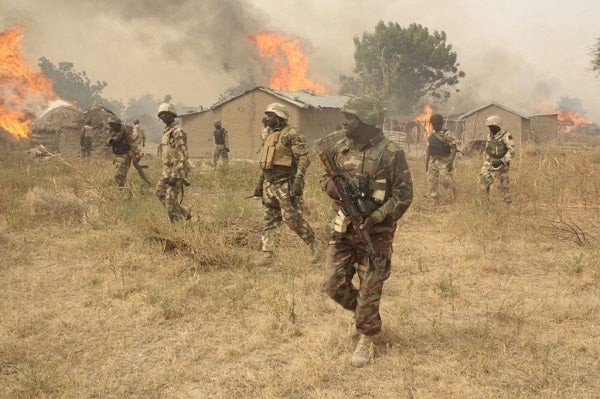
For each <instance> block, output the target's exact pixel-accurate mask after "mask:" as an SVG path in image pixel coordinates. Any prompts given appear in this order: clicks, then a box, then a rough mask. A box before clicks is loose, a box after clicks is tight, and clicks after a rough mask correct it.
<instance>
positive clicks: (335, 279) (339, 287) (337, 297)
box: [322, 238, 358, 311]
mask: <svg viewBox="0 0 600 399" xmlns="http://www.w3.org/2000/svg"><path fill="white" fill-rule="evenodd" d="M355 261H356V251H355V249H354V246H353V244H352V242H351V241H350V240H347V239H344V238H338V239H335V240H334V241H331V242H330V245H329V246H328V247H327V260H326V262H325V265H326V266H325V269H326V275H325V280H324V281H323V285H322V290H323V292H324V293H325V294H327V295H328V296H329V297H330V298H331V299H333V300H334V301H335V302H337V303H339V304H340V305H341V306H342V307H343V308H344V309H348V310H351V311H354V310H355V309H356V305H357V300H356V299H357V297H358V289H357V288H356V287H355V286H354V284H352V277H353V276H354V274H355V273H356V269H355V266H354V262H355Z"/></svg>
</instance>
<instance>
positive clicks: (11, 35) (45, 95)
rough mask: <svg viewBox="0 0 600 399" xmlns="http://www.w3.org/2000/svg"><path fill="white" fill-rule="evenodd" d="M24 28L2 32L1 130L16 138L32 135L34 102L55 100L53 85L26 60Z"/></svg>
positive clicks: (18, 26) (0, 48) (0, 56)
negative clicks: (32, 108) (23, 46)
mask: <svg viewBox="0 0 600 399" xmlns="http://www.w3.org/2000/svg"><path fill="white" fill-rule="evenodd" d="M22 28H23V25H17V26H16V27H14V28H9V29H6V30H4V31H2V32H0V128H2V129H4V130H6V131H7V132H9V133H10V134H11V135H12V136H14V137H15V138H17V139H21V138H27V137H28V136H29V133H30V124H31V120H32V118H33V117H34V114H33V111H32V110H31V107H32V103H35V102H39V101H40V100H42V101H44V102H46V101H47V100H50V99H53V98H55V97H56V96H55V95H54V92H53V91H52V82H51V81H50V80H48V79H47V78H46V77H45V76H44V75H43V74H42V73H41V72H35V71H33V70H32V68H31V67H30V66H29V64H28V63H27V62H26V61H25V59H24V58H23V55H22V51H21V39H22V38H23V34H22V32H21V30H22Z"/></svg>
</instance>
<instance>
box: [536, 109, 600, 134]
mask: <svg viewBox="0 0 600 399" xmlns="http://www.w3.org/2000/svg"><path fill="white" fill-rule="evenodd" d="M541 109H542V112H544V113H548V114H557V119H558V124H559V129H560V133H569V132H572V131H573V130H575V129H577V128H578V127H581V126H585V125H589V122H588V121H587V120H586V119H585V118H584V117H583V116H581V115H580V114H579V112H576V111H556V110H553V109H551V108H550V107H548V106H547V105H545V104H542V106H541Z"/></svg>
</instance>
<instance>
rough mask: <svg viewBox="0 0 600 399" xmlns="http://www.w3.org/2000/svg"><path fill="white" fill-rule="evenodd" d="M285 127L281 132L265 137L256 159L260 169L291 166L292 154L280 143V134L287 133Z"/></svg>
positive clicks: (289, 149) (290, 150)
mask: <svg viewBox="0 0 600 399" xmlns="http://www.w3.org/2000/svg"><path fill="white" fill-rule="evenodd" d="M289 129H290V128H288V127H286V128H284V130H283V131H278V132H273V133H271V134H269V135H268V136H267V138H266V139H265V142H264V143H263V146H262V148H261V149H260V156H259V159H258V167H259V168H260V169H273V167H274V166H287V167H291V166H293V162H294V154H293V153H292V149H291V148H289V147H286V146H285V145H283V144H282V143H281V140H280V138H281V134H282V133H283V132H284V131H288V130H289Z"/></svg>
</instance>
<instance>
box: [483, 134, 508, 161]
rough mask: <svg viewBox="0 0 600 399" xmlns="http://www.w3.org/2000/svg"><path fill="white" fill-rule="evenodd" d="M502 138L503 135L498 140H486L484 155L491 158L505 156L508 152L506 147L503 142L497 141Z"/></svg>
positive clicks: (493, 138)
mask: <svg viewBox="0 0 600 399" xmlns="http://www.w3.org/2000/svg"><path fill="white" fill-rule="evenodd" d="M502 137H504V134H502V135H501V136H500V137H499V138H498V139H496V138H495V137H492V138H489V139H488V140H486V142H485V153H486V154H488V155H489V156H490V157H492V158H502V157H503V156H505V155H506V153H507V152H508V147H507V146H506V144H505V143H504V142H503V141H501V140H499V139H501V138H502Z"/></svg>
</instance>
